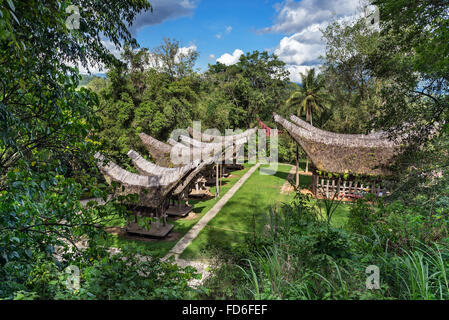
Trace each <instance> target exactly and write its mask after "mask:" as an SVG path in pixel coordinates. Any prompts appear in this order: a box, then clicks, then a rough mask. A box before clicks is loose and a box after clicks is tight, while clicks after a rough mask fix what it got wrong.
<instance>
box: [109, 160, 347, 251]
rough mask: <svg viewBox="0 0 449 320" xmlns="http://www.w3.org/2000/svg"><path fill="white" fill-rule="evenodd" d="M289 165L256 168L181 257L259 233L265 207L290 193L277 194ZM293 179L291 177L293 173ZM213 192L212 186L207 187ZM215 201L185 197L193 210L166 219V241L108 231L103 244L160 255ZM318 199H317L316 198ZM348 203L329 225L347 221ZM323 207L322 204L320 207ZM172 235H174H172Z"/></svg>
mask: <svg viewBox="0 0 449 320" xmlns="http://www.w3.org/2000/svg"><path fill="white" fill-rule="evenodd" d="M244 166H245V169H243V170H240V171H234V172H233V173H232V174H231V176H230V177H228V178H223V179H222V187H221V195H224V194H225V193H226V192H227V191H228V190H229V189H230V188H231V187H232V186H233V185H234V184H235V183H236V182H237V181H238V180H239V179H240V178H241V177H242V176H243V175H244V174H245V173H246V172H247V171H248V170H249V168H251V166H252V165H250V164H245V165H244ZM300 167H301V169H302V170H304V169H305V160H303V161H300ZM290 169H291V166H289V165H285V164H279V167H278V171H277V173H276V174H275V175H261V174H260V168H259V169H258V170H257V172H254V173H253V175H252V176H251V177H250V178H249V179H248V180H247V181H246V182H245V183H244V184H243V185H242V187H241V188H240V189H239V190H238V191H237V192H236V194H235V195H234V196H233V197H232V198H231V199H230V200H229V201H228V202H227V203H226V205H225V206H224V207H223V208H222V210H221V211H220V212H219V213H218V214H217V216H216V217H214V218H213V219H212V220H211V221H210V222H209V224H208V225H207V226H206V227H205V228H204V229H203V230H202V231H201V232H200V234H199V235H198V237H197V238H196V239H194V240H193V242H192V243H191V244H190V246H188V247H187V248H186V250H185V251H184V252H183V253H182V255H181V258H185V259H200V258H209V257H210V254H211V253H212V251H211V250H210V249H211V248H212V247H214V248H220V247H226V248H229V247H235V246H238V245H240V244H242V243H243V242H244V241H245V240H246V238H247V237H251V236H252V234H253V230H254V228H255V229H256V232H260V231H261V230H262V229H263V228H264V226H265V225H266V224H267V215H268V212H269V208H270V207H271V206H273V205H275V204H277V203H281V202H289V201H290V200H291V199H292V198H293V196H294V194H293V193H291V194H281V193H280V190H281V187H282V185H283V184H284V183H285V181H286V179H287V176H288V173H289V171H290ZM293 179H294V176H293ZM310 183H311V177H310V176H304V175H301V176H300V184H301V187H302V188H307V187H308V186H309V185H310ZM210 191H211V193H212V194H215V186H213V187H211V188H210ZM217 201H218V199H217V200H216V199H215V198H211V199H208V200H192V199H191V200H189V202H190V203H191V204H193V205H194V209H193V211H194V212H195V213H196V216H195V218H193V219H185V218H181V219H173V218H169V219H168V221H169V223H171V224H174V228H173V231H172V232H171V235H172V237H169V238H168V239H166V240H154V239H145V238H139V237H121V236H117V235H114V234H109V235H108V237H107V239H106V240H105V244H106V245H107V246H109V247H117V248H121V249H122V250H124V251H131V252H136V253H137V252H138V253H140V254H142V255H145V254H153V255H158V256H164V255H166V254H167V253H168V251H170V249H171V248H172V247H173V246H174V245H175V244H176V243H177V241H178V240H179V239H180V238H181V237H182V236H184V235H185V234H186V233H187V232H188V231H189V230H190V228H192V227H193V226H194V225H195V224H196V223H197V222H198V221H199V220H200V219H201V217H202V216H203V215H204V214H205V213H206V212H207V211H209V209H211V208H212V207H213V206H214V205H215V203H216V202H217ZM316 201H321V200H316ZM350 205H351V204H349V203H344V202H343V203H341V204H340V205H339V207H338V208H337V210H336V212H335V213H334V215H333V217H332V225H334V226H335V227H343V226H344V224H345V223H346V221H347V217H348V213H349V209H350ZM323 210H324V207H323ZM125 223H126V222H125V220H124V219H120V218H116V219H113V220H112V221H110V222H109V223H108V224H107V225H108V226H120V227H124V226H125ZM173 235H175V237H173Z"/></svg>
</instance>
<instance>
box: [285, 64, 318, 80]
mask: <svg viewBox="0 0 449 320" xmlns="http://www.w3.org/2000/svg"><path fill="white" fill-rule="evenodd" d="M319 67H320V66H319V65H311V66H297V65H287V71H288V72H290V80H291V81H293V82H301V73H303V74H305V73H306V72H307V71H308V70H310V69H312V68H315V69H316V71H317V72H318V71H319V70H318V68H319Z"/></svg>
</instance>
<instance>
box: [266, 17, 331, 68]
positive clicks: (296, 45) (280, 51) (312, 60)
mask: <svg viewBox="0 0 449 320" xmlns="http://www.w3.org/2000/svg"><path fill="white" fill-rule="evenodd" d="M324 50H325V44H324V43H323V42H322V41H321V32H320V31H319V25H311V26H309V27H308V28H307V29H305V30H303V31H301V32H298V33H295V34H293V35H292V36H290V37H284V38H282V40H281V42H280V43H279V46H278V48H277V49H276V50H275V51H274V53H275V54H276V55H277V56H278V57H279V59H280V60H282V61H284V62H285V63H287V64H289V65H290V64H291V65H316V64H318V63H319V59H318V58H319V56H320V55H323V54H324Z"/></svg>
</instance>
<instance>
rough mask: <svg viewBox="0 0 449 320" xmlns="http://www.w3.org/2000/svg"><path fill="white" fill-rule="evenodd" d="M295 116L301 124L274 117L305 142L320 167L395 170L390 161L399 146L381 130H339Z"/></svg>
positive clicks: (378, 172) (377, 172) (359, 171)
mask: <svg viewBox="0 0 449 320" xmlns="http://www.w3.org/2000/svg"><path fill="white" fill-rule="evenodd" d="M294 119H295V122H297V123H299V124H300V125H301V126H298V125H296V124H295V123H292V122H290V121H288V120H286V119H284V118H282V117H281V116H279V115H277V114H274V120H275V121H276V122H277V123H279V124H280V125H281V126H282V127H284V128H285V129H286V130H287V132H288V133H289V134H290V135H291V136H292V137H293V139H294V140H295V141H296V142H297V143H298V144H300V145H301V147H302V148H303V149H304V151H305V152H306V154H307V155H308V156H309V157H310V159H311V160H312V162H313V164H314V165H315V167H316V168H317V169H318V170H320V171H325V172H329V173H337V174H344V173H350V174H358V175H367V176H383V175H389V174H391V172H390V171H389V170H388V165H389V164H390V161H391V159H392V158H393V156H394V155H395V154H396V152H397V151H398V149H399V146H398V145H396V144H395V143H393V142H391V141H389V140H387V139H386V138H383V136H382V135H381V134H379V133H375V134H372V135H346V134H336V133H332V132H328V131H324V130H321V129H318V128H315V127H313V126H311V125H310V124H307V123H306V122H304V121H302V120H301V119H299V118H294ZM298 119H299V120H300V121H298Z"/></svg>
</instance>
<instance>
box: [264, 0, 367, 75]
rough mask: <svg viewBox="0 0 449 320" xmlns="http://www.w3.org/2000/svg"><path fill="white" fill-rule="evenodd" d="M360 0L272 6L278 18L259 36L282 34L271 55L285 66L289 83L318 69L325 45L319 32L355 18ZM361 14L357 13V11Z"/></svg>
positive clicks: (316, 0)
mask: <svg viewBox="0 0 449 320" xmlns="http://www.w3.org/2000/svg"><path fill="white" fill-rule="evenodd" d="M360 1H363V0H334V1H328V0H301V1H299V2H295V1H293V0H286V1H285V2H283V3H281V4H277V5H275V9H276V11H277V17H276V19H275V23H274V24H273V25H272V26H271V27H267V28H263V29H262V30H259V31H258V32H259V33H282V34H285V35H286V36H285V37H283V38H282V39H281V41H280V43H279V46H278V47H277V48H276V49H275V51H274V53H275V54H276V55H277V56H278V57H279V59H280V60H282V61H284V62H285V63H286V64H287V69H288V70H289V71H290V79H291V80H292V81H295V82H297V81H300V80H301V79H300V76H299V72H303V73H304V72H305V71H306V70H308V69H310V68H312V67H315V68H317V67H319V65H320V60H319V57H320V56H321V55H324V53H325V48H326V44H325V41H324V40H323V39H322V34H321V31H320V29H321V30H324V29H325V28H326V26H327V25H328V24H329V23H330V22H331V21H332V20H342V19H345V20H346V19H351V18H354V17H356V16H357V14H360V12H359V13H357V11H358V10H359V9H360V7H361V2H360ZM359 11H360V10H359Z"/></svg>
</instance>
